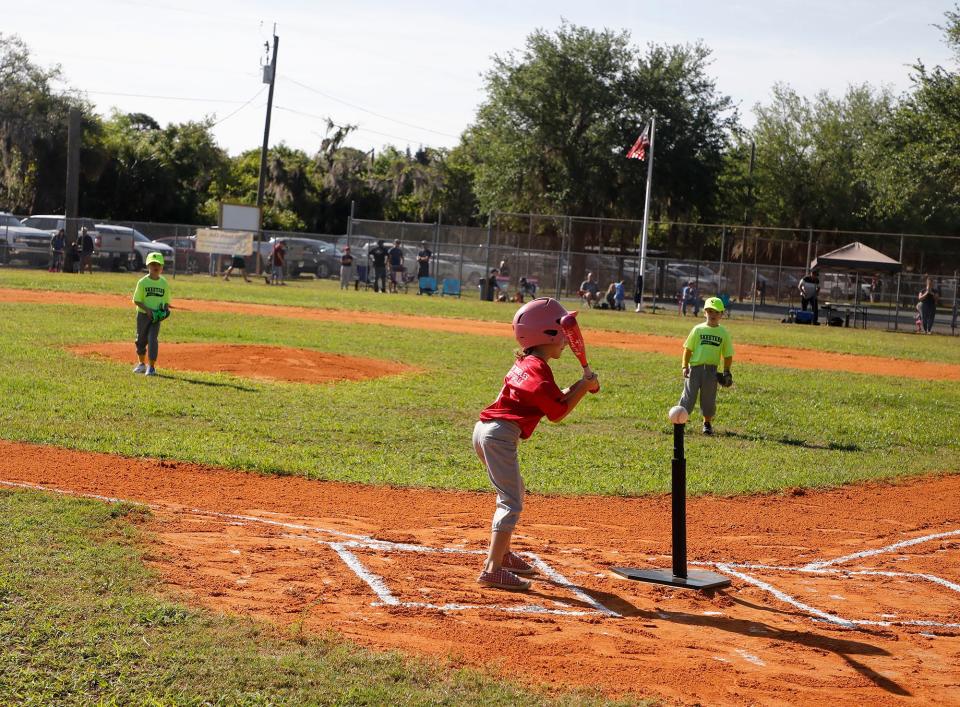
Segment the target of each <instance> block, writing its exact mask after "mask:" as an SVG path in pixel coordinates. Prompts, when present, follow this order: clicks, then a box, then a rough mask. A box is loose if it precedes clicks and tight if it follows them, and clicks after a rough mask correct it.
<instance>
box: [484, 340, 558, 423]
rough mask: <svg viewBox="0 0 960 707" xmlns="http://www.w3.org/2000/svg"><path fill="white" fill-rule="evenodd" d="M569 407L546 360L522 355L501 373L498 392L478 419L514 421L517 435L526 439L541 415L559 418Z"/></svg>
mask: <svg viewBox="0 0 960 707" xmlns="http://www.w3.org/2000/svg"><path fill="white" fill-rule="evenodd" d="M569 408H570V406H569V405H568V404H567V403H565V402H564V401H563V392H562V391H561V390H560V388H558V387H557V384H556V383H555V382H554V380H553V371H551V370H550V366H548V365H547V362H546V361H544V360H543V359H540V358H537V357H536V356H524V357H523V358H521V359H520V360H519V361H517V362H516V363H515V364H513V368H511V369H510V371H509V372H508V373H507V375H506V376H504V379H503V389H502V390H501V391H500V395H499V396H497V399H496V400H494V401H493V402H492V403H491V404H490V405H488V406H487V407H486V408H484V409H483V411H482V412H481V413H480V420H481V422H489V421H490V420H510V421H511V422H515V423H516V424H517V425H518V426H519V427H520V438H521V439H527V438H528V437H530V435H532V434H533V431H534V429H536V427H537V424H538V423H539V422H540V418H542V417H543V416H544V415H546V416H547V419H549V420H551V421H555V420H559V419H560V418H561V417H563V416H564V415H566V414H567V410H568V409H569Z"/></svg>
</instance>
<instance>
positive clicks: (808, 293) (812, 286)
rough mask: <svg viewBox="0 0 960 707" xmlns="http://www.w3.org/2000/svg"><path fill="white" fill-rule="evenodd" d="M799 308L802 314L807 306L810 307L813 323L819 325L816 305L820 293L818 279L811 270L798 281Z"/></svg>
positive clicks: (818, 310) (818, 312)
mask: <svg viewBox="0 0 960 707" xmlns="http://www.w3.org/2000/svg"><path fill="white" fill-rule="evenodd" d="M799 289H800V307H801V309H803V311H804V312H806V311H807V305H810V308H811V310H813V323H814V324H819V323H820V309H819V306H818V304H817V296H818V295H819V293H820V278H819V277H817V273H815V272H814V271H813V270H810V271H808V272H807V274H806V275H805V276H804V277H803V279H802V280H800V285H799Z"/></svg>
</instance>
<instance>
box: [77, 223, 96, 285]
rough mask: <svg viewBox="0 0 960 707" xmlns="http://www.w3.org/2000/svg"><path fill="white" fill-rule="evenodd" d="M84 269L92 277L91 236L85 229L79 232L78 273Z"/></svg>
mask: <svg viewBox="0 0 960 707" xmlns="http://www.w3.org/2000/svg"><path fill="white" fill-rule="evenodd" d="M84 268H86V269H87V272H88V273H90V274H91V275H93V236H91V235H90V233H89V232H88V231H87V229H86V227H84V228H83V230H81V232H80V273H81V274H82V273H83V269H84Z"/></svg>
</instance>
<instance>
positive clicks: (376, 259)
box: [367, 240, 388, 292]
mask: <svg viewBox="0 0 960 707" xmlns="http://www.w3.org/2000/svg"><path fill="white" fill-rule="evenodd" d="M387 252H388V251H387V248H386V246H384V245H383V241H382V240H379V241H377V245H376V247H374V248H372V249H371V250H370V252H369V253H367V257H368V258H369V259H370V260H372V261H373V291H374V292H386V291H387Z"/></svg>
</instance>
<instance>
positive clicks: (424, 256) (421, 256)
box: [417, 241, 433, 280]
mask: <svg viewBox="0 0 960 707" xmlns="http://www.w3.org/2000/svg"><path fill="white" fill-rule="evenodd" d="M432 257H433V252H432V251H431V250H430V249H429V248H427V242H426V241H420V252H418V253H417V279H418V280H419V279H420V278H421V277H430V258H432Z"/></svg>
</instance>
